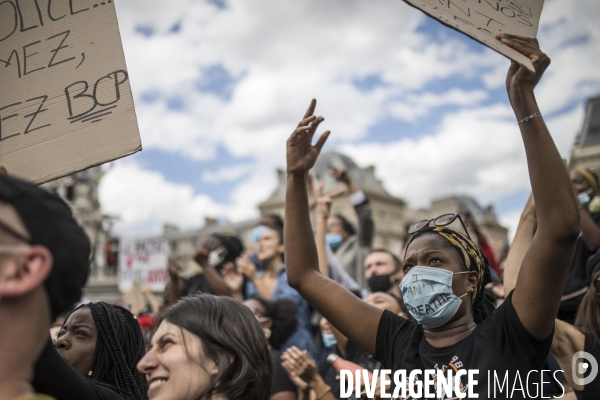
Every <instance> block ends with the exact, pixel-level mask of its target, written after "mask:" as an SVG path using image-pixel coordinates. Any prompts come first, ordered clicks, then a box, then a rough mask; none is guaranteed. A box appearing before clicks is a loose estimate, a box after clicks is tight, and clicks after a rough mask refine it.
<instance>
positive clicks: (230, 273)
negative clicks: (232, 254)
mask: <svg viewBox="0 0 600 400" xmlns="http://www.w3.org/2000/svg"><path fill="white" fill-rule="evenodd" d="M221 275H222V276H223V280H224V281H225V284H226V285H227V287H229V289H231V290H232V291H234V292H237V291H239V290H241V289H242V285H243V284H244V276H243V275H242V274H241V273H240V272H238V271H236V269H235V265H234V264H233V263H232V262H228V263H226V264H225V265H224V266H223V269H222V270H221Z"/></svg>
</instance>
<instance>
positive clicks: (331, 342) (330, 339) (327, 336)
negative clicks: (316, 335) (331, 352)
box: [321, 333, 337, 347]
mask: <svg viewBox="0 0 600 400" xmlns="http://www.w3.org/2000/svg"><path fill="white" fill-rule="evenodd" d="M321 337H322V338H323V344H324V345H325V347H332V346H335V345H336V344H337V340H336V339H335V336H334V335H333V333H321Z"/></svg>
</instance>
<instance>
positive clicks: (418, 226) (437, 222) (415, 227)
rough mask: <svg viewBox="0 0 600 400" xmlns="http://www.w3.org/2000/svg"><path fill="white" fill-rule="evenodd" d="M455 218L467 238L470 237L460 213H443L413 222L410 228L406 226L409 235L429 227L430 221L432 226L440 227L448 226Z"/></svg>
mask: <svg viewBox="0 0 600 400" xmlns="http://www.w3.org/2000/svg"><path fill="white" fill-rule="evenodd" d="M457 218H458V220H459V221H460V224H461V225H462V227H463V229H464V231H465V233H466V234H467V237H468V238H469V239H471V235H469V231H468V230H467V227H466V226H465V223H464V221H463V220H462V218H461V216H460V214H443V215H440V216H439V217H437V218H432V219H424V220H422V221H419V222H415V223H414V224H412V225H411V226H410V228H408V233H409V234H411V235H412V234H415V233H417V232H419V231H421V230H423V229H425V228H427V227H429V224H431V223H432V222H433V226H440V227H441V226H448V225H450V224H451V223H453V222H454V221H456V219H457Z"/></svg>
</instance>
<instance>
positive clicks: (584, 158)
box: [569, 96, 600, 174]
mask: <svg viewBox="0 0 600 400" xmlns="http://www.w3.org/2000/svg"><path fill="white" fill-rule="evenodd" d="M569 167H571V168H588V169H590V170H592V171H594V172H595V173H596V174H600V96H597V97H593V98H590V99H588V100H587V103H586V107H585V117H584V120H583V127H582V129H581V131H580V132H579V134H578V135H577V137H576V138H575V143H574V145H573V150H572V151H571V159H570V161H569Z"/></svg>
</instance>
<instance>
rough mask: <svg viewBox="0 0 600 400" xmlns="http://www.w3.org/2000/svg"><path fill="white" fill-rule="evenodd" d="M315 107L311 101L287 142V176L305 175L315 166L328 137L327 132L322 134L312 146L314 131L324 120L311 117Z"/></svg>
mask: <svg viewBox="0 0 600 400" xmlns="http://www.w3.org/2000/svg"><path fill="white" fill-rule="evenodd" d="M316 105H317V101H316V100H315V99H312V100H311V102H310V106H309V107H308V110H306V114H304V118H303V119H302V121H300V123H299V124H298V127H297V128H296V130H295V131H294V132H293V133H292V135H291V136H290V137H289V139H288V140H287V144H286V148H287V150H286V158H287V172H288V174H305V173H307V172H308V171H309V170H310V169H311V168H312V167H313V166H314V165H315V162H316V161H317V157H318V156H319V153H320V152H321V148H322V147H323V145H324V144H325V141H326V140H327V137H328V136H329V133H330V132H329V131H326V132H324V133H323V134H322V135H321V137H319V140H317V143H315V145H314V146H313V145H312V139H313V136H314V135H315V131H316V130H317V127H318V126H319V124H320V123H321V122H323V120H324V118H323V117H316V116H314V115H313V113H314V111H315V107H316Z"/></svg>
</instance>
